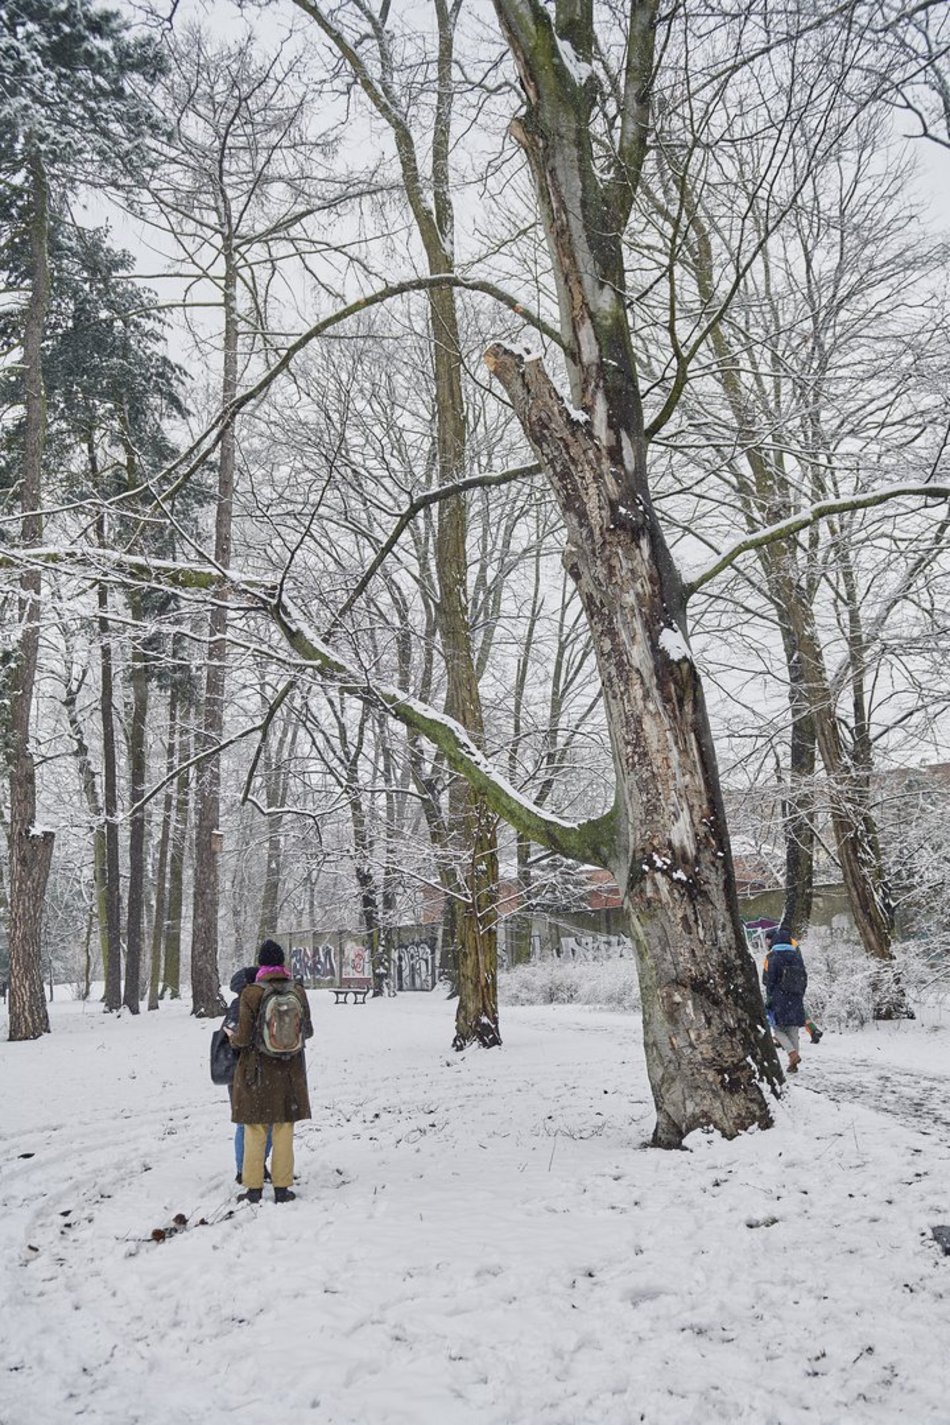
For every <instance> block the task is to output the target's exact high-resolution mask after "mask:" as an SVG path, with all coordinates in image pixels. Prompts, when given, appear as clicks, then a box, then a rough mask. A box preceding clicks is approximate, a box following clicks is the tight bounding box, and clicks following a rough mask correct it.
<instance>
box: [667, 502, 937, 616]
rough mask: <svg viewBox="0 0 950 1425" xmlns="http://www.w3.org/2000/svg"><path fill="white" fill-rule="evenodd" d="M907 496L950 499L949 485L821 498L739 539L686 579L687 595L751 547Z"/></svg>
mask: <svg viewBox="0 0 950 1425" xmlns="http://www.w3.org/2000/svg"><path fill="white" fill-rule="evenodd" d="M908 498H910V499H929V500H940V501H947V500H950V485H936V484H927V485H885V486H883V487H882V488H881V489H879V490H872V491H871V492H870V493H869V494H867V495H847V496H844V497H843V498H841V499H839V500H819V501H817V503H816V504H814V505H810V506H809V508H808V509H807V510H802V511H801V513H800V514H797V515H791V516H790V517H789V518H788V519H784V520H779V521H778V522H777V523H776V524H771V525H767V526H766V527H765V529H761V530H759V531H758V532H757V533H756V534H750V535H747V536H746V537H745V539H739V540H737V541H736V542H735V544H733V545H731V546H730V547H729V548H728V549H726V550H724V551H723V552H722V553H721V554H720V555H719V558H718V559H717V560H716V561H715V563H713V564H711V565H709V567H708V568H707V569H704V570H703V572H702V573H700V574H697V575H696V576H695V577H694V578H692V579H689V580H686V581H684V590H685V595H686V598H687V599H688V598H690V596H691V595H693V594H695V593H697V592H698V591H699V590H700V589H702V588H703V587H704V586H705V585H706V584H709V583H711V581H712V580H713V579H715V578H716V577H717V575H719V574H721V573H722V572H723V570H724V569H728V568H729V567H730V566H731V565H733V564H735V562H736V560H737V559H739V558H740V557H741V556H742V555H743V554H747V553H748V552H749V551H750V550H752V549H761V548H762V546H763V545H766V544H776V543H777V542H778V541H779V540H782V539H789V538H791V536H792V535H793V534H797V533H798V532H799V530H802V529H808V528H809V527H810V526H811V525H814V524H817V523H818V522H819V521H820V520H824V519H830V518H831V517H832V516H833V515H841V514H848V513H850V512H851V511H854V510H868V509H872V508H873V507H874V506H875V505H884V504H887V503H888V502H889V501H890V500H899V499H908Z"/></svg>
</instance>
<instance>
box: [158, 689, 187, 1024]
mask: <svg viewBox="0 0 950 1425" xmlns="http://www.w3.org/2000/svg"><path fill="white" fill-rule="evenodd" d="M190 756H191V737H190V736H189V732H188V728H187V726H186V723H185V719H184V717H181V718H179V722H178V766H179V768H180V769H181V770H180V771H179V773H178V777H177V779H176V783H175V810H174V822H173V825H172V832H171V843H170V846H169V853H168V912H167V918H166V926H165V967H164V971H163V974H162V994H161V998H162V999H164V998H165V996H166V995H167V996H168V997H169V999H179V998H180V997H181V925H182V914H183V910H184V904H185V856H186V853H187V850H188V811H189V802H190V799H191V798H190V791H191V773H190V771H189V769H188V766H187V763H188V760H189V758H190Z"/></svg>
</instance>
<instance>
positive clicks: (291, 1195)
mask: <svg viewBox="0 0 950 1425" xmlns="http://www.w3.org/2000/svg"><path fill="white" fill-rule="evenodd" d="M296 1198H297V1194H296V1193H295V1192H292V1191H291V1189H290V1188H274V1201H275V1202H295V1201H296Z"/></svg>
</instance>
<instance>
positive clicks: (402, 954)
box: [393, 940, 436, 990]
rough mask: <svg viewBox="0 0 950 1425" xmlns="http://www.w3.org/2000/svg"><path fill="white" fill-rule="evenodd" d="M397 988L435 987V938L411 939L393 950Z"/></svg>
mask: <svg viewBox="0 0 950 1425" xmlns="http://www.w3.org/2000/svg"><path fill="white" fill-rule="evenodd" d="M393 964H394V966H395V970H396V989H397V990H432V989H435V972H436V965H435V940H412V941H410V942H409V944H408V945H397V946H396V948H395V950H394V951H393Z"/></svg>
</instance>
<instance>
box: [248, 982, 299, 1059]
mask: <svg viewBox="0 0 950 1425" xmlns="http://www.w3.org/2000/svg"><path fill="white" fill-rule="evenodd" d="M254 1047H255V1049H259V1050H260V1052H261V1053H262V1054H266V1055H267V1056H268V1058H269V1059H292V1058H293V1057H294V1055H295V1054H299V1053H300V1051H301V1049H302V1048H303V1005H302V1004H301V1003H300V998H299V996H298V995H297V992H296V990H295V989H294V986H293V981H291V980H280V981H278V982H277V983H276V984H273V983H272V984H269V985H265V986H264V994H263V997H262V999H261V1005H260V1009H259V1010H258V1011H257V1023H256V1024H255V1026H254Z"/></svg>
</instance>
